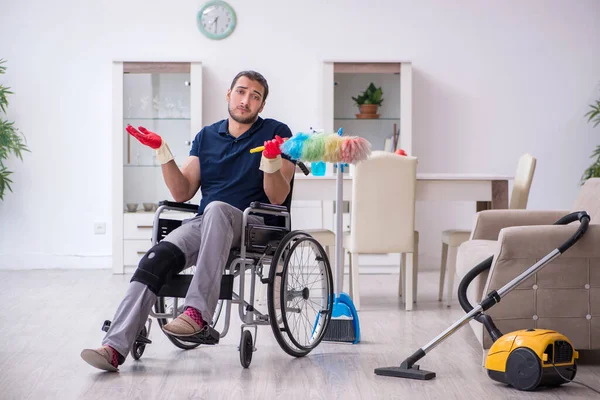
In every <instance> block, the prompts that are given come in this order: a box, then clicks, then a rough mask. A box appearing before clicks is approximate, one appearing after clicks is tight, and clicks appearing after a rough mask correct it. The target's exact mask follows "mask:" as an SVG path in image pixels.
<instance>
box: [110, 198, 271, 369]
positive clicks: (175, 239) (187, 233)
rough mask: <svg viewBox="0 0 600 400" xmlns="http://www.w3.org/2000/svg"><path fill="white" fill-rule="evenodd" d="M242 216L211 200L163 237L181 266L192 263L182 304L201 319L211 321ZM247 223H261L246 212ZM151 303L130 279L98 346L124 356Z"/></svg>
mask: <svg viewBox="0 0 600 400" xmlns="http://www.w3.org/2000/svg"><path fill="white" fill-rule="evenodd" d="M242 218H243V212H242V211H240V210H239V209H237V208H235V207H233V206H230V205H229V204H227V203H223V202H221V201H214V202H211V203H210V204H209V205H208V206H206V208H205V209H204V213H203V215H199V216H196V217H194V218H192V219H189V220H186V221H184V223H183V224H182V225H181V226H180V227H179V228H177V229H175V230H173V231H172V232H171V233H169V234H168V235H167V236H166V237H165V238H164V239H163V240H165V241H167V242H170V243H173V244H174V245H176V246H177V247H179V248H180V249H181V251H182V252H183V253H184V254H185V259H186V265H185V268H188V267H191V266H192V265H196V272H195V273H194V277H193V278H192V283H191V284H190V287H189V289H188V292H187V295H186V297H185V306H186V307H187V306H190V307H194V308H195V309H197V310H199V311H200V313H201V314H202V319H203V320H205V321H211V320H212V316H213V312H214V310H215V308H216V306H217V302H218V301H219V293H220V290H221V277H222V275H223V271H224V269H225V266H226V265H225V264H226V263H227V259H228V257H229V251H230V249H231V248H232V247H233V245H239V243H240V240H241V234H242ZM248 223H255V224H262V223H263V218H262V217H258V216H255V215H250V216H249V217H248ZM155 302H156V295H155V294H154V293H152V292H151V291H150V289H148V287H147V286H146V285H144V284H143V283H140V282H137V281H134V282H131V283H130V284H129V287H128V288H127V292H126V293H125V297H124V298H123V301H121V304H119V307H118V308H117V311H116V313H115V316H114V318H113V320H112V322H111V325H110V329H109V330H108V332H107V333H106V336H105V337H104V340H103V341H102V345H109V346H111V347H112V348H114V349H115V350H117V351H118V352H119V353H120V354H121V355H123V356H124V357H127V354H129V351H130V350H131V348H132V347H133V343H134V342H135V338H136V337H137V334H138V333H139V332H140V330H141V329H142V327H143V326H144V324H145V322H146V321H147V320H148V315H150V310H151V309H152V306H153V305H154V303H155Z"/></svg>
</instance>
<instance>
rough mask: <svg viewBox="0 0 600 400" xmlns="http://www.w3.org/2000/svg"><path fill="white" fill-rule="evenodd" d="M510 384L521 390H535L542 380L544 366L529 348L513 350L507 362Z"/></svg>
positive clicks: (507, 374)
mask: <svg viewBox="0 0 600 400" xmlns="http://www.w3.org/2000/svg"><path fill="white" fill-rule="evenodd" d="M506 377H507V380H508V383H509V384H510V385H511V386H513V387H514V388H516V389H519V390H534V389H535V388H536V387H537V386H538V385H539V384H540V381H541V380H542V364H541V362H540V359H539V357H538V356H537V354H535V353H534V352H533V350H531V349H529V348H527V347H520V348H518V349H515V350H513V351H512V352H511V353H510V355H509V356H508V360H507V361H506Z"/></svg>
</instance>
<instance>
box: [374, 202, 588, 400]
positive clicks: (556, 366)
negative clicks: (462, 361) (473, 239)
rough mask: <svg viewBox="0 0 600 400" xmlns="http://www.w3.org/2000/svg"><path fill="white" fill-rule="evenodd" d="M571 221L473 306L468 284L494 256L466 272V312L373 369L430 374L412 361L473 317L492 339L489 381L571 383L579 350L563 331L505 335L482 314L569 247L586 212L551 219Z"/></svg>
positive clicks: (584, 224) (523, 385)
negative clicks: (560, 236)
mask: <svg viewBox="0 0 600 400" xmlns="http://www.w3.org/2000/svg"><path fill="white" fill-rule="evenodd" d="M575 221H579V223H580V225H579V227H578V229H577V231H576V232H575V233H574V234H573V236H571V237H570V238H569V239H568V240H567V241H566V242H565V243H563V244H562V245H561V246H560V247H558V248H557V249H554V250H552V251H551V252H550V253H548V254H547V255H546V256H545V257H544V258H542V259H541V260H539V261H538V262H537V263H535V264H534V265H532V266H531V267H529V268H528V269H527V270H526V271H524V272H523V273H521V274H520V275H519V276H517V277H516V278H514V279H513V280H511V281H510V282H508V283H507V284H506V285H505V286H503V287H502V288H500V289H498V290H497V291H496V290H493V291H491V292H490V293H489V294H488V295H487V297H485V298H484V299H483V301H482V302H481V303H479V304H478V305H477V306H475V307H473V306H472V305H471V304H470V303H469V301H468V300H467V288H468V286H469V284H470V283H471V282H472V281H473V279H474V278H475V277H476V276H478V275H479V274H481V273H482V272H483V271H486V270H488V269H489V268H490V267H491V265H492V259H493V256H492V257H489V258H488V259H486V260H485V261H483V262H481V263H480V264H479V265H477V266H476V267H475V268H473V269H472V270H471V271H469V272H468V273H467V275H465V277H464V278H463V279H462V281H461V282H460V285H459V289H458V297H459V301H460V305H461V307H462V308H463V310H464V311H465V312H466V313H467V314H466V315H465V316H464V317H462V318H461V319H459V320H458V321H456V322H455V323H454V324H452V325H451V326H450V327H449V328H447V329H446V330H445V331H444V332H442V333H441V334H439V335H438V336H437V337H436V338H435V339H433V340H432V341H431V342H429V343H428V344H426V345H425V346H423V347H421V348H420V349H419V350H417V351H416V352H415V353H413V354H412V355H411V356H409V357H408V358H407V359H405V360H404V361H403V362H402V363H401V364H400V366H399V367H383V368H376V369H375V374H377V375H385V376H393V377H398V378H410V379H420V380H429V379H432V378H434V377H435V372H432V371H426V370H422V369H420V368H419V366H418V365H416V364H415V362H417V361H418V360H420V359H421V358H423V357H424V356H425V355H426V354H427V353H429V352H430V351H431V350H433V349H434V348H435V347H436V346H437V345H439V344H440V343H441V342H442V341H444V340H445V339H447V338H448V337H449V336H450V335H452V334H453V333H455V332H456V331H457V330H458V329H460V328H461V327H462V326H464V325H466V324H467V323H468V322H469V321H470V320H471V319H475V320H476V321H478V322H480V323H482V324H483V325H484V327H485V328H486V330H487V331H488V333H489V334H490V337H491V338H492V340H493V342H494V343H493V345H492V346H491V348H490V350H489V352H488V355H487V358H486V362H485V368H486V369H487V371H488V376H489V377H490V378H491V379H493V380H495V381H498V382H502V383H505V384H507V385H510V386H513V387H514V388H516V389H519V390H527V391H530V390H535V389H536V388H538V387H541V386H559V385H561V384H563V383H567V382H570V381H572V380H573V379H574V378H575V374H576V372H577V365H576V361H575V360H576V359H577V358H578V353H577V351H575V349H574V348H573V345H572V343H571V342H570V341H569V339H567V338H566V337H565V336H564V335H561V334H560V333H558V332H555V331H552V330H547V329H526V330H519V331H515V332H511V333H507V334H505V335H503V334H502V333H501V332H500V331H499V330H498V328H497V327H496V326H495V325H494V322H493V321H492V318H491V317H490V316H489V315H487V314H484V313H483V312H484V311H486V310H488V309H490V308H491V307H493V306H494V305H495V304H497V303H498V302H500V300H501V299H502V298H503V297H504V296H506V294H508V293H509V292H510V291H511V290H513V289H514V288H515V287H517V286H518V285H519V284H521V283H522V282H523V281H524V280H526V279H527V278H529V277H530V276H531V275H533V274H535V273H536V272H538V271H539V270H541V269H542V268H543V267H545V266H546V265H547V264H548V263H550V262H551V261H553V260H554V259H556V258H557V257H559V256H560V255H561V254H563V253H564V252H565V251H567V250H568V249H569V248H570V247H571V246H573V245H574V244H575V243H576V242H577V241H578V240H579V239H580V238H581V236H583V234H584V233H585V232H586V230H587V228H588V225H589V222H590V216H589V215H588V214H587V213H586V212H585V211H578V212H574V213H571V214H568V215H566V216H564V217H562V218H561V219H559V220H558V221H556V222H555V223H554V225H566V224H570V223H571V222H575Z"/></svg>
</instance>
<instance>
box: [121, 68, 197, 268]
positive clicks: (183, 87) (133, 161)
mask: <svg viewBox="0 0 600 400" xmlns="http://www.w3.org/2000/svg"><path fill="white" fill-rule="evenodd" d="M112 75H113V92H112V94H113V111H112V115H113V121H112V154H113V160H112V178H113V179H112V180H113V185H112V187H113V195H112V199H113V204H112V208H113V213H112V214H113V220H112V233H113V243H112V250H113V251H112V253H113V259H112V261H113V262H112V265H113V268H112V269H113V273H115V274H122V273H124V272H125V267H126V266H128V267H129V266H132V267H135V266H137V263H138V262H139V259H140V258H141V257H142V256H143V254H144V253H145V252H146V251H147V250H148V249H149V248H150V247H151V238H152V230H151V226H152V221H153V217H154V213H153V212H140V211H138V212H134V213H129V212H126V211H125V210H126V204H127V203H138V204H140V206H139V207H140V209H141V208H142V207H141V203H144V202H148V203H157V202H158V201H161V200H172V198H171V195H170V193H169V191H168V189H167V187H166V185H165V183H164V180H163V177H162V169H161V166H160V165H159V164H158V163H157V162H156V160H155V159H154V150H152V149H150V148H149V147H146V146H143V145H141V144H140V143H139V142H138V141H137V140H136V139H135V138H133V137H130V135H129V134H128V133H127V132H126V131H125V126H126V125H127V124H131V125H132V126H135V127H136V128H137V127H138V126H140V125H141V126H144V127H146V128H147V129H148V130H150V131H153V132H156V133H157V134H159V135H161V137H163V138H164V139H165V141H167V143H168V144H169V147H170V149H171V151H172V152H173V154H174V156H175V161H176V162H177V163H178V164H182V163H183V161H185V159H186V158H187V157H188V154H189V150H190V146H191V142H192V141H193V139H194V137H195V136H196V134H197V133H198V132H199V131H200V130H201V129H202V127H203V121H202V63H201V62H199V61H182V62H179V61H177V62H171V61H164V62H162V61H161V62H156V61H152V62H149V61H114V62H113V65H112ZM191 202H192V203H194V204H198V202H199V195H197V196H196V197H195V198H194V199H192V200H191ZM191 215H193V214H185V213H174V214H173V217H174V218H179V219H183V218H187V217H189V216H191Z"/></svg>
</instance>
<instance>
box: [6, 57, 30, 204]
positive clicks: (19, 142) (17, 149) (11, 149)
mask: <svg viewBox="0 0 600 400" xmlns="http://www.w3.org/2000/svg"><path fill="white" fill-rule="evenodd" d="M5 62H6V61H4V60H2V59H0V75H2V74H4V73H5V72H6V67H5V66H3V65H2V64H4V63H5ZM8 89H10V88H8V87H4V86H2V85H0V110H2V113H4V114H5V115H6V107H7V106H8V100H7V98H6V97H7V96H8V95H9V94H13V93H12V92H11V91H9V90H8ZM14 124H15V123H14V122H9V121H8V120H5V119H3V118H0V200H4V192H5V190H6V189H8V190H10V191H11V192H12V188H11V187H10V184H11V183H12V180H11V179H10V178H9V176H10V174H12V171H9V170H8V169H7V168H6V166H5V165H4V160H6V159H8V157H9V156H10V153H13V154H14V155H15V156H17V157H18V158H20V159H21V160H23V156H22V152H24V151H29V149H28V148H27V146H26V145H25V143H24V142H23V139H24V136H23V135H22V134H19V130H18V129H17V128H15V126H14ZM21 136H23V138H22V137H21Z"/></svg>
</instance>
